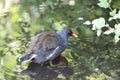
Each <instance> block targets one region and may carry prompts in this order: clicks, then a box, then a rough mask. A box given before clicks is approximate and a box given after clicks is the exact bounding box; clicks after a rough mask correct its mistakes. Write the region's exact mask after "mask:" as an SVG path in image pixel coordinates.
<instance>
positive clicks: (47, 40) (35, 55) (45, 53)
mask: <svg viewBox="0 0 120 80" xmlns="http://www.w3.org/2000/svg"><path fill="white" fill-rule="evenodd" d="M70 36H73V37H78V36H77V34H75V33H74V32H73V31H72V30H71V29H69V28H64V29H63V30H62V31H61V32H57V33H52V32H42V33H39V34H37V35H36V36H35V37H34V38H33V39H32V41H31V43H30V45H29V47H28V50H27V52H26V53H25V54H24V55H23V56H22V57H20V58H19V62H21V63H22V62H24V61H27V60H31V61H33V62H35V63H42V62H45V61H50V60H54V59H55V58H56V57H58V56H59V55H61V53H62V52H63V51H64V50H65V49H66V48H67V45H68V38H69V37H70Z"/></svg>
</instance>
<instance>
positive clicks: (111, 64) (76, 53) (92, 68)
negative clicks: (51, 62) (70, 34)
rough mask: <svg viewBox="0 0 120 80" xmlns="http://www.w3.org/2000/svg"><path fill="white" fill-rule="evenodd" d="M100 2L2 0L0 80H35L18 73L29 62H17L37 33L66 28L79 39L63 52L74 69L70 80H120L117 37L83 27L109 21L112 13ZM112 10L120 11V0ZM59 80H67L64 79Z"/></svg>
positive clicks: (75, 39) (113, 5)
mask: <svg viewBox="0 0 120 80" xmlns="http://www.w3.org/2000/svg"><path fill="white" fill-rule="evenodd" d="M98 2H99V1H98V0H0V80H33V79H32V78H31V77H29V76H26V75H21V74H20V73H19V72H20V71H22V70H23V69H26V68H27V66H28V63H29V62H28V63H24V64H22V65H21V64H20V63H19V62H18V58H19V57H20V56H22V55H23V54H24V53H25V52H26V50H27V47H28V45H29V43H30V41H31V39H32V38H33V36H35V35H36V34H37V33H40V32H45V31H50V32H57V31H60V30H62V29H63V28H64V27H68V28H71V29H72V30H73V31H74V32H76V33H77V34H78V36H79V37H78V38H70V39H69V45H68V48H67V49H66V50H65V51H64V52H63V56H65V57H66V59H67V60H68V64H69V67H71V68H74V74H72V75H71V76H69V80H120V45H119V44H120V42H118V43H116V44H115V43H114V41H113V35H114V34H112V35H109V36H106V35H104V34H102V35H101V36H100V37H98V36H97V35H96V33H95V31H92V30H91V26H86V25H83V23H84V22H85V21H87V20H93V19H95V18H98V17H100V16H102V17H104V18H108V17H109V15H108V13H109V9H103V8H100V7H99V6H98V5H97V3H98ZM111 7H112V8H116V9H120V0H113V1H112V2H111ZM114 23H115V21H112V22H111V23H109V24H110V25H114ZM57 77H58V78H59V79H60V80H65V78H64V76H62V75H60V77H59V75H58V76H57ZM38 80H41V79H38ZM46 80H47V79H46ZM48 80H49V79H48Z"/></svg>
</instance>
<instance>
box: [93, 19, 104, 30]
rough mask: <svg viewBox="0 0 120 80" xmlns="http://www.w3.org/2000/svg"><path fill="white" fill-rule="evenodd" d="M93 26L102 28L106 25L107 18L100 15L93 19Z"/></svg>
mask: <svg viewBox="0 0 120 80" xmlns="http://www.w3.org/2000/svg"><path fill="white" fill-rule="evenodd" d="M92 24H93V27H95V28H96V29H101V28H102V27H104V26H105V19H104V18H102V17H100V18H98V19H94V20H93V21H92Z"/></svg>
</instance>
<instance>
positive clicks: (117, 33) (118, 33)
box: [114, 23, 120, 42]
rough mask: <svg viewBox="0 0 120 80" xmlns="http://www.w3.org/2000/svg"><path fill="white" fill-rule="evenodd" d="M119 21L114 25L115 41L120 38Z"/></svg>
mask: <svg viewBox="0 0 120 80" xmlns="http://www.w3.org/2000/svg"><path fill="white" fill-rule="evenodd" d="M119 36H120V23H119V24H116V25H115V37H114V39H115V42H118V41H119V40H120V38H119Z"/></svg>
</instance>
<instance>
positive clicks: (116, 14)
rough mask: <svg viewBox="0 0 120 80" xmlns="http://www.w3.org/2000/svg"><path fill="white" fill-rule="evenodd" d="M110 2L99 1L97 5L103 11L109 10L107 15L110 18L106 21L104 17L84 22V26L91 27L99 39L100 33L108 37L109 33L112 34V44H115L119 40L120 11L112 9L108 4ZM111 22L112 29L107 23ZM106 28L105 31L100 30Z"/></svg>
mask: <svg viewBox="0 0 120 80" xmlns="http://www.w3.org/2000/svg"><path fill="white" fill-rule="evenodd" d="M111 2H112V0H99V3H98V4H97V5H98V6H99V7H101V8H104V9H109V10H110V12H109V15H110V17H109V18H108V19H107V21H105V20H106V19H105V18H104V17H99V18H97V19H94V20H92V22H90V21H86V22H84V24H86V25H92V30H96V31H97V36H98V37H99V36H100V35H101V33H102V32H103V33H104V34H106V35H110V34H111V33H114V34H115V35H114V42H115V43H117V42H118V41H119V40H120V38H119V37H120V22H119V21H118V20H120V9H119V10H117V9H112V8H111V5H110V3H111ZM112 20H115V24H114V26H113V27H111V26H110V25H109V24H108V22H111V21H112ZM104 27H106V28H107V30H106V31H102V28H104Z"/></svg>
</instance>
